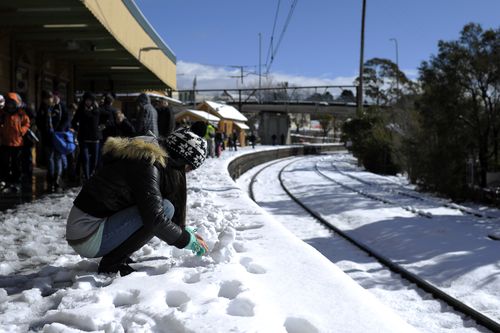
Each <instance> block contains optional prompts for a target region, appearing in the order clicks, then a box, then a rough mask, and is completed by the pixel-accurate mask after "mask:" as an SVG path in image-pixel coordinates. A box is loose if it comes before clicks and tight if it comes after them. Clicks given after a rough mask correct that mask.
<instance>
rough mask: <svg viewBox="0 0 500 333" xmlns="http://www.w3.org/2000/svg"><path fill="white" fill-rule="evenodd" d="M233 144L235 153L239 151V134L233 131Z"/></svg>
mask: <svg viewBox="0 0 500 333" xmlns="http://www.w3.org/2000/svg"><path fill="white" fill-rule="evenodd" d="M231 143H232V144H233V147H234V151H237V150H238V132H236V130H233V134H232V135H231Z"/></svg>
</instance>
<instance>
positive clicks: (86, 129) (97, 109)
mask: <svg viewBox="0 0 500 333" xmlns="http://www.w3.org/2000/svg"><path fill="white" fill-rule="evenodd" d="M114 99H115V98H114V95H113V94H112V93H106V94H103V95H102V97H101V98H99V99H98V98H97V97H96V95H95V94H93V93H91V92H85V93H84V94H83V95H82V96H81V98H80V99H79V101H78V102H77V103H70V104H68V105H66V104H65V103H63V102H62V100H61V96H60V95H59V93H58V92H53V91H48V90H44V91H42V93H41V103H40V105H39V107H38V108H37V109H36V108H35V107H34V106H33V105H31V106H29V105H28V104H27V103H26V102H24V101H23V100H22V98H21V96H20V95H19V94H17V93H15V92H9V93H7V94H4V95H0V167H1V168H0V169H1V172H0V191H2V192H3V193H10V192H18V191H19V190H20V189H21V187H22V184H23V182H24V183H26V184H30V183H31V181H32V172H33V160H32V156H33V153H32V152H33V150H34V149H35V148H36V151H37V152H38V153H37V155H38V157H39V158H38V162H40V163H41V164H43V165H45V166H46V169H47V175H46V183H47V191H48V192H55V191H60V190H61V187H62V183H63V182H62V179H63V176H64V178H65V179H66V180H67V181H70V182H74V183H76V184H79V183H81V182H86V181H88V180H89V179H90V177H91V175H92V174H93V173H94V172H95V171H96V170H97V168H98V167H99V166H100V165H101V164H102V162H101V156H102V148H103V146H104V143H105V141H106V140H107V139H108V138H109V137H134V136H139V135H146V134H148V133H152V134H153V135H155V136H159V135H162V136H167V135H168V134H169V133H170V132H172V130H173V129H174V127H175V120H174V115H173V111H172V110H171V109H170V108H169V107H168V103H167V102H166V101H163V100H162V101H160V102H158V104H157V105H156V108H155V107H153V105H152V104H151V101H150V98H149V96H148V95H147V94H140V95H139V96H138V98H137V100H136V107H137V110H136V111H137V112H136V116H135V119H134V121H133V122H132V121H130V120H129V119H127V117H126V116H125V114H124V113H123V112H122V111H121V110H119V109H116V108H115V107H114V106H113V102H114ZM61 135H62V137H63V138H64V139H63V140H67V141H72V142H73V143H74V149H69V148H67V147H66V146H64V145H63V146H61V145H60V144H58V140H57V138H59V137H61Z"/></svg>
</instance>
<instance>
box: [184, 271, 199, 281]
mask: <svg viewBox="0 0 500 333" xmlns="http://www.w3.org/2000/svg"><path fill="white" fill-rule="evenodd" d="M200 279H201V274H200V273H188V274H186V275H184V277H183V278H182V280H183V281H184V282H185V283H188V284H193V283H198V282H200Z"/></svg>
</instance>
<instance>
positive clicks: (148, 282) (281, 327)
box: [0, 146, 416, 333]
mask: <svg viewBox="0 0 500 333" xmlns="http://www.w3.org/2000/svg"><path fill="white" fill-rule="evenodd" d="M276 148H277V147H258V149H257V150H259V151H268V152H267V153H275V154H276V153H279V151H280V150H281V149H285V150H286V149H290V148H291V149H295V150H294V151H295V152H298V150H297V149H296V148H297V147H283V148H280V149H276ZM308 149H310V147H309V148H308ZM315 149H317V151H321V150H323V149H326V146H325V147H320V148H315ZM299 150H300V149H299ZM255 152H256V151H254V150H252V148H248V147H247V148H244V149H240V150H238V152H230V151H225V152H224V154H223V157H222V158H220V159H208V160H207V162H206V163H205V165H204V166H203V167H202V168H200V169H199V170H196V171H194V172H192V173H190V174H189V177H188V224H190V225H193V226H196V227H198V229H199V232H200V233H201V234H202V235H203V236H204V238H205V240H206V241H207V243H208V245H209V248H210V253H209V254H208V255H207V256H205V257H203V258H197V257H193V256H192V254H190V253H188V252H187V251H184V250H176V249H173V248H172V247H170V246H167V245H166V244H164V243H162V242H160V241H159V240H153V241H152V242H150V243H149V244H148V245H147V246H145V247H144V248H143V249H141V250H140V251H138V252H137V253H136V254H135V256H134V259H135V260H136V261H137V264H135V268H136V269H137V270H138V272H135V273H132V274H131V275H129V276H126V277H118V276H111V277H110V276H102V275H97V274H96V273H95V270H96V268H97V262H98V260H97V259H85V258H81V257H80V256H78V255H76V254H75V253H74V252H73V251H72V250H71V248H69V247H68V245H67V244H66V243H65V241H64V230H65V219H66V217H67V214H68V211H69V209H70V207H71V205H72V200H73V199H74V197H75V196H76V194H77V192H78V191H77V190H70V191H68V192H65V193H63V194H51V195H46V196H43V197H42V198H40V199H37V200H35V201H34V202H32V203H28V204H22V205H19V206H16V207H14V208H12V209H10V210H8V211H5V212H3V213H1V214H2V220H3V223H2V224H1V225H0V234H1V235H2V236H0V242H1V243H2V244H3V245H4V249H5V251H4V253H2V254H0V257H1V258H0V259H1V262H2V264H1V265H0V307H1V308H2V314H0V328H1V329H0V330H2V329H3V330H5V331H9V332H23V331H26V330H28V329H31V330H33V331H42V330H43V331H44V332H56V331H57V332H74V331H75V330H84V331H106V332H123V331H130V330H132V329H135V330H136V331H137V330H140V331H144V332H149V331H158V332H160V331H161V332H163V331H165V332H166V331H169V332H170V331H173V332H195V331H210V332H248V331H252V332H286V333H294V332H301V333H313V332H363V333H364V332H415V331H416V330H415V329H414V328H413V327H412V326H410V325H408V324H407V323H406V322H405V321H404V320H403V319H401V318H400V317H399V316H398V315H397V314H395V313H394V312H393V311H392V310H391V309H390V308H388V307H387V306H386V305H384V304H382V303H380V302H379V301H378V300H377V299H376V298H375V297H374V295H372V294H371V293H369V292H368V291H366V290H365V289H363V288H362V287H360V286H359V285H358V284H357V283H356V282H354V281H353V280H352V279H351V278H349V277H348V276H347V275H346V274H344V273H343V272H342V271H341V270H340V269H339V268H338V267H337V266H336V265H334V264H333V263H332V262H331V261H330V260H328V259H327V258H325V257H324V256H323V255H321V253H319V252H318V251H317V250H315V249H314V248H312V247H311V246H309V245H307V244H306V243H304V242H302V241H301V240H299V239H298V238H297V237H295V236H294V235H293V234H292V233H291V232H289V231H288V230H287V229H285V227H283V226H282V225H281V224H280V223H278V222H277V221H275V220H274V219H273V218H272V217H271V216H270V215H268V214H267V213H266V212H265V211H264V210H262V209H261V208H260V207H259V206H258V205H256V204H255V203H254V202H253V201H252V200H251V199H250V198H249V197H248V195H247V194H246V193H245V192H244V191H242V190H241V189H240V188H239V187H237V186H236V184H235V183H234V181H233V180H232V178H231V176H230V173H229V172H228V167H229V166H230V164H231V161H232V160H234V158H235V157H237V156H242V155H245V156H247V155H248V156H251V155H252V153H255ZM12 233H15V235H10V234H12Z"/></svg>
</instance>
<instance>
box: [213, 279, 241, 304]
mask: <svg viewBox="0 0 500 333" xmlns="http://www.w3.org/2000/svg"><path fill="white" fill-rule="evenodd" d="M243 290H244V288H243V284H242V283H241V282H240V281H237V280H231V281H224V282H222V284H221V286H220V289H219V294H218V296H219V297H225V298H228V299H235V298H236V297H237V296H238V295H239V294H240V293H241V292H242V291H243Z"/></svg>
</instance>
